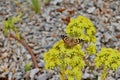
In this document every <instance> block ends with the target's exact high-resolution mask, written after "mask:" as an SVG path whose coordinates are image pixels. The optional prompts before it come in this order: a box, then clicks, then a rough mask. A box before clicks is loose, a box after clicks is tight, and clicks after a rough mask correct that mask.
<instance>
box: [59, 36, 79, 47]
mask: <svg viewBox="0 0 120 80" xmlns="http://www.w3.org/2000/svg"><path fill="white" fill-rule="evenodd" d="M61 38H62V39H63V41H64V43H65V45H67V46H68V47H73V46H75V45H77V44H79V43H80V39H74V38H70V37H68V36H65V35H61Z"/></svg>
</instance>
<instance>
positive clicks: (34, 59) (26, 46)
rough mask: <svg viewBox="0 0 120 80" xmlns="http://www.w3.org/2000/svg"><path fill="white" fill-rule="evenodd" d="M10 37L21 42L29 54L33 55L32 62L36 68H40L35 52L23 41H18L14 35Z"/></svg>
mask: <svg viewBox="0 0 120 80" xmlns="http://www.w3.org/2000/svg"><path fill="white" fill-rule="evenodd" d="M9 37H11V38H14V39H16V40H18V41H19V42H21V43H22V44H23V46H24V47H25V48H26V49H27V50H28V52H29V53H30V55H31V58H32V61H33V63H34V67H35V68H38V64H37V60H36V58H35V55H34V52H33V51H32V50H31V48H30V47H29V46H28V44H27V43H26V42H25V41H24V40H23V39H18V38H17V37H16V36H14V35H13V34H9Z"/></svg>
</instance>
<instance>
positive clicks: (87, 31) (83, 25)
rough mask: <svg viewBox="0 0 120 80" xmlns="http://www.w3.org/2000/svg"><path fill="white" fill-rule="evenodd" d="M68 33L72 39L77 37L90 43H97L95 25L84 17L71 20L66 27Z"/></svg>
mask: <svg viewBox="0 0 120 80" xmlns="http://www.w3.org/2000/svg"><path fill="white" fill-rule="evenodd" d="M66 33H67V34H68V35H69V36H71V37H77V38H80V39H83V40H86V41H88V42H96V37H95V36H94V35H95V33H96V29H95V27H94V25H93V23H92V22H91V21H90V20H89V19H88V18H86V17H84V16H78V17H77V18H74V19H71V20H70V23H69V24H68V26H67V27H66Z"/></svg>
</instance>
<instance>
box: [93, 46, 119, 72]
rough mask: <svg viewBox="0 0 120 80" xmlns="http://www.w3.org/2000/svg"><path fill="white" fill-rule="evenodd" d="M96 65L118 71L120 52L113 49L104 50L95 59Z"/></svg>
mask: <svg viewBox="0 0 120 80" xmlns="http://www.w3.org/2000/svg"><path fill="white" fill-rule="evenodd" d="M95 65H96V66H97V67H100V66H104V67H106V68H109V69H113V70H116V69H117V68H118V67H119V66H120V52H119V51H118V50H115V49H111V48H102V49H101V51H100V52H99V54H97V56H96V58H95Z"/></svg>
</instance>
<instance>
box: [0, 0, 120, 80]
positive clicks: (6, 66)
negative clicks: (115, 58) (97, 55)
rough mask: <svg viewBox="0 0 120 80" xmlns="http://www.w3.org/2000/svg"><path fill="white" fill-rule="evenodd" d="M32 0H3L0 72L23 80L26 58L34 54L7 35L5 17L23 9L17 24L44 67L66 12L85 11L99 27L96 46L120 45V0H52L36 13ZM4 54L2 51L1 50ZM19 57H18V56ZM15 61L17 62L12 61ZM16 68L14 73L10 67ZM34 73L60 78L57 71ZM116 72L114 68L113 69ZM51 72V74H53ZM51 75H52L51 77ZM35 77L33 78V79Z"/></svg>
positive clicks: (51, 79)
mask: <svg viewBox="0 0 120 80" xmlns="http://www.w3.org/2000/svg"><path fill="white" fill-rule="evenodd" d="M30 5H31V0H27V1H26V0H16V1H14V0H0V51H2V52H3V53H2V58H1V56H0V75H3V76H6V75H8V77H9V78H11V77H12V76H14V77H15V80H24V77H23V76H24V75H25V74H26V72H25V71H24V66H25V63H26V62H30V61H31V56H30V55H29V53H28V51H27V50H26V49H25V47H24V46H23V45H21V44H20V43H19V42H18V41H16V40H14V39H10V40H9V39H8V38H6V37H5V36H4V34H3V32H2V30H1V29H3V20H4V19H5V18H6V17H14V16H16V15H17V14H18V13H17V12H22V21H21V23H17V24H15V25H16V26H17V27H18V28H19V31H20V32H21V36H22V37H23V39H24V40H25V41H26V43H27V44H28V45H29V46H30V47H31V48H32V50H33V52H34V54H35V56H36V58H37V60H38V65H39V67H42V68H43V69H42V71H46V70H45V69H44V64H45V63H44V60H43V58H44V52H46V51H48V50H49V49H50V48H51V47H52V46H53V44H54V43H55V42H57V41H58V40H60V37H59V35H61V34H65V27H66V23H65V22H64V21H62V18H65V17H67V16H70V17H72V18H73V17H76V16H78V15H83V16H86V17H88V18H89V19H91V20H92V22H93V23H94V25H95V27H96V30H97V34H96V37H97V43H96V46H97V50H98V51H99V50H100V49H101V47H111V48H120V39H119V38H116V37H115V36H116V35H119V34H120V0H51V1H50V3H49V5H48V6H42V7H41V8H42V13H41V15H40V14H35V12H34V11H32V9H31V6H30ZM57 8H65V10H64V11H63V12H58V11H57V10H56V9H57ZM69 10H74V11H75V13H74V14H69V13H68V11H69ZM0 55H1V54H0ZM18 58H19V60H17V59H18ZM13 64H14V65H13ZM13 68H15V69H16V72H15V73H14V72H13V71H11V70H12V69H13ZM32 70H33V71H34V73H35V74H34V75H33V74H32V75H31V78H34V76H36V77H37V80H59V76H58V74H55V71H54V72H53V73H54V74H51V73H41V74H40V75H36V73H37V71H35V70H34V69H31V71H32ZM119 70H120V69H118V70H117V71H116V73H115V75H116V76H115V77H113V76H109V77H108V80H115V78H116V80H119V79H118V78H119V77H120V75H119V74H120V71H119ZM113 73H114V72H113ZM50 74H51V75H50ZM89 75H90V73H84V74H83V78H87V77H88V76H89ZM50 76H51V77H50ZM31 80H32V79H31Z"/></svg>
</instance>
